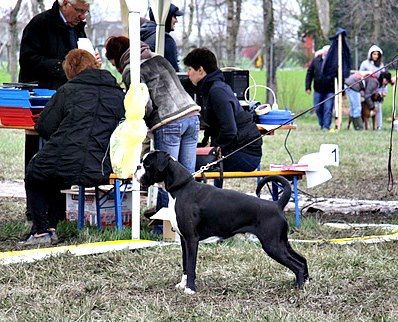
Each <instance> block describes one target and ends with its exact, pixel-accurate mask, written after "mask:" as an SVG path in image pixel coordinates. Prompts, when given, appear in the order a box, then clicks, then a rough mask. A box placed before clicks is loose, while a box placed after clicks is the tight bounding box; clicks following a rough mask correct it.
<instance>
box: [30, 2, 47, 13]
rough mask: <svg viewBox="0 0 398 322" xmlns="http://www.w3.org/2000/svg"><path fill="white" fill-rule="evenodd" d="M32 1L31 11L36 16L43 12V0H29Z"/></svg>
mask: <svg viewBox="0 0 398 322" xmlns="http://www.w3.org/2000/svg"><path fill="white" fill-rule="evenodd" d="M31 3H32V13H33V16H36V15H37V14H39V13H40V12H43V11H44V10H45V9H46V8H45V7H44V0H31Z"/></svg>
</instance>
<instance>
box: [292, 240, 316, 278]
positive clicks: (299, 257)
mask: <svg viewBox="0 0 398 322" xmlns="http://www.w3.org/2000/svg"><path fill="white" fill-rule="evenodd" d="M286 247H287V249H288V251H289V253H290V255H291V256H293V257H294V258H295V259H296V260H297V261H299V262H300V263H302V264H303V265H304V279H305V281H308V280H309V279H310V274H309V273H308V264H307V260H306V259H305V257H304V256H302V255H300V254H299V253H297V252H296V251H295V250H294V249H293V248H292V246H291V245H290V243H289V242H287V245H286Z"/></svg>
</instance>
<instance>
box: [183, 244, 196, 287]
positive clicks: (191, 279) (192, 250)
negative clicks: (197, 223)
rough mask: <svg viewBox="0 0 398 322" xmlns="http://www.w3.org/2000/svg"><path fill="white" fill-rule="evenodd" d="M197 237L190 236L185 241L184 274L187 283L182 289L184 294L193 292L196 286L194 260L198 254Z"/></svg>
mask: <svg viewBox="0 0 398 322" xmlns="http://www.w3.org/2000/svg"><path fill="white" fill-rule="evenodd" d="M198 245H199V238H192V239H189V240H186V241H185V248H186V260H187V262H186V274H187V285H186V287H185V289H184V293H186V294H195V292H196V286H195V279H196V273H195V270H196V260H197V255H198Z"/></svg>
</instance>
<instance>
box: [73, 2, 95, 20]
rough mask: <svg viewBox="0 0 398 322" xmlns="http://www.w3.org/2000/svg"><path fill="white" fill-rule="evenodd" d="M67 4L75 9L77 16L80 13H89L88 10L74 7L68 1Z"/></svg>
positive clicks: (84, 14) (85, 14)
mask: <svg viewBox="0 0 398 322" xmlns="http://www.w3.org/2000/svg"><path fill="white" fill-rule="evenodd" d="M68 5H69V6H71V7H72V8H73V9H74V10H75V11H76V13H77V14H78V15H79V16H80V15H82V16H85V17H86V16H88V15H89V14H90V10H84V9H80V8H76V7H75V6H74V5H73V4H71V3H69V2H68Z"/></svg>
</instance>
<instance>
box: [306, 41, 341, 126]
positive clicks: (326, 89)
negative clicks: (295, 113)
mask: <svg viewBox="0 0 398 322" xmlns="http://www.w3.org/2000/svg"><path fill="white" fill-rule="evenodd" d="M329 47H330V46H324V47H323V48H322V49H321V50H320V51H318V52H317V53H315V55H316V56H315V58H314V59H313V60H312V62H311V64H310V66H309V67H308V70H307V75H306V78H305V91H306V93H307V94H308V95H310V94H311V83H312V82H313V83H314V86H313V87H314V101H313V102H314V106H315V111H316V115H317V116H318V123H319V126H320V127H321V130H324V131H328V130H329V129H330V127H331V124H332V115H333V106H334V99H333V98H332V97H333V95H334V79H333V78H326V77H325V76H324V74H323V71H322V68H323V63H324V60H325V57H326V55H327V53H328V50H329ZM324 100H326V101H325V102H323V103H322V104H319V103H320V102H322V101H324Z"/></svg>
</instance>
